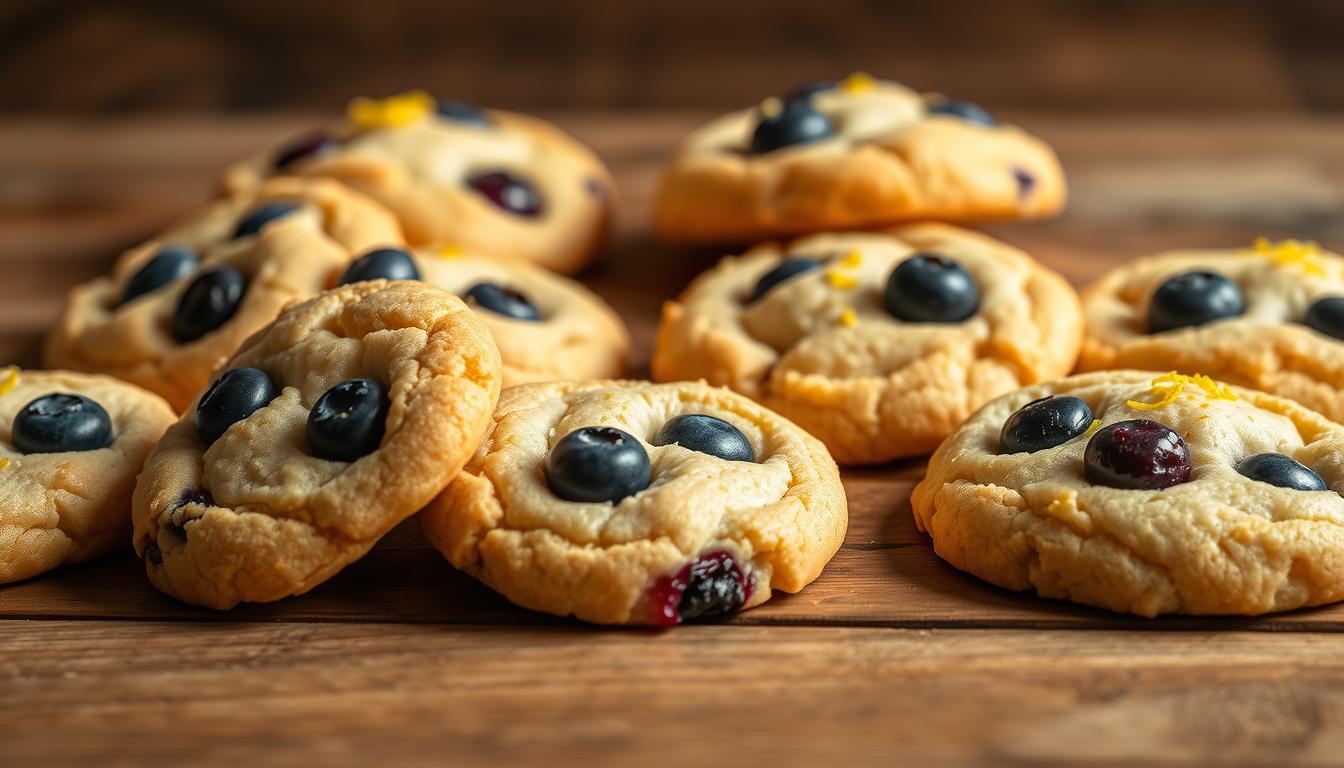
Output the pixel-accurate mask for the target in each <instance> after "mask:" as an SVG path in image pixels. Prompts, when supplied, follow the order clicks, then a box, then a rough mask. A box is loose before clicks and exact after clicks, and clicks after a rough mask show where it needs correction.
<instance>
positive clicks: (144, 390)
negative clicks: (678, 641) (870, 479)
mask: <svg viewBox="0 0 1344 768" xmlns="http://www.w3.org/2000/svg"><path fill="white" fill-rule="evenodd" d="M222 188H223V190H224V194H223V196H222V197H221V198H220V199H219V200H218V201H217V202H215V203H213V204H211V205H209V206H208V207H206V208H205V209H204V210H201V211H199V212H198V213H197V214H195V215H193V216H192V217H190V218H189V219H188V220H187V221H184V222H182V223H181V224H179V225H177V226H175V227H172V228H170V229H168V230H167V231H166V232H164V233H162V234H161V235H159V236H157V237H155V238H153V239H152V240H150V241H149V242H147V243H145V244H144V245H141V246H138V247H136V248H133V249H131V250H129V251H127V252H126V253H125V254H123V255H122V256H121V257H120V258H119V259H118V260H117V261H116V263H115V265H114V266H113V269H112V272H111V273H110V274H109V275H108V276H106V277H103V278H99V279H97V280H94V281H92V282H90V283H88V284H86V285H82V286H79V287H76V288H75V289H74V290H73V291H72V292H71V294H70V300H69V304H68V306H67V308H66V310H65V312H64V313H63V315H62V317H61V318H60V320H59V321H58V323H57V324H56V326H55V327H54V328H53V329H52V330H51V332H50V334H49V336H48V339H47V343H46V347H45V358H46V360H45V362H46V365H47V366H48V367H49V368H51V369H57V370H52V371H50V372H39V371H23V372H20V371H18V370H17V369H8V370H6V371H4V372H3V374H2V375H0V430H3V429H9V433H8V435H7V436H3V437H5V439H4V440H3V441H2V442H0V472H2V473H3V474H0V484H2V485H3V486H4V487H5V488H6V489H7V491H8V496H7V498H8V499H10V501H8V502H6V504H5V505H4V506H3V507H0V582H5V581H14V580H17V579H23V578H27V577H30V576H33V575H35V574H38V573H41V572H43V571H46V570H49V569H51V568H54V567H57V566H58V565H61V564H63V563H73V562H77V561H80V560H83V559H86V558H89V557H92V556H95V555H97V554H100V553H102V552H106V551H108V550H110V549H113V548H115V547H117V546H124V545H125V544H127V543H129V544H131V545H133V546H134V548H135V551H136V553H137V554H138V555H140V557H141V558H143V560H144V564H145V569H146V572H147V574H148V576H149V579H150V581H151V582H153V584H154V585H155V586H157V587H158V588H159V589H161V590H163V591H164V592H166V593H168V594H171V595H173V596H175V597H177V598H179V599H181V600H184V601H187V602H190V603H194V604H198V605H204V606H210V607H213V608H218V609H227V608H230V607H232V606H234V605H236V604H237V603H239V602H245V601H271V600H278V599H281V598H285V597H289V596H293V595H299V594H302V593H304V592H306V591H307V590H309V589H312V588H313V587H315V586H317V585H319V584H321V583H323V582H324V581H326V580H327V579H329V578H330V577H331V576H333V575H334V574H335V573H337V572H338V571H339V570H340V569H342V568H343V567H345V566H346V565H348V564H350V563H352V562H354V561H355V560H356V559H358V558H360V557H361V556H363V555H364V554H365V553H366V552H368V551H369V549H370V548H371V547H372V546H373V545H374V544H375V543H377V541H378V540H379V539H380V538H381V537H382V536H383V535H385V534H386V533H387V532H388V531H390V530H391V529H392V528H393V527H395V526H396V525H398V524H399V523H401V522H402V521H404V520H406V519H407V518H409V517H411V516H413V515H417V514H418V515H419V520H420V526H421V529H422V530H423V532H424V534H425V536H426V537H427V538H428V540H429V541H430V542H431V543H432V544H433V545H434V546H435V547H437V548H438V549H439V550H440V551H441V552H442V553H443V554H444V556H445V557H446V558H447V559H448V560H449V561H450V562H451V563H452V564H453V565H454V566H455V567H457V568H459V569H461V570H462V571H464V572H466V573H468V574H470V575H472V576H474V577H475V578H478V579H480V580H481V581H482V582H484V583H485V584H487V585H489V586H490V587H492V588H493V589H495V590H497V591H498V592H500V593H501V594H503V595H504V596H506V597H507V598H508V599H509V600H511V601H513V602H514V603H517V604H518V605H521V606H524V607H527V608H531V609H534V610H538V611H546V612H550V613H554V614H558V615H572V616H575V617H578V618H580V619H583V620H586V621H591V622H598V623H612V624H623V623H624V624H651V625H660V626H672V625H676V624H679V623H681V622H683V621H690V620H696V619H702V618H708V617H713V616H717V615H722V614H727V613H732V612H735V611H738V610H742V609H745V608H749V607H752V606H755V605H759V604H760V603H762V602H764V601H766V600H767V599H769V598H770V596H771V594H772V593H773V591H774V590H775V589H780V590H784V591H786V592H797V591H799V590H801V589H802V588H803V587H805V586H806V585H807V584H809V583H810V582H812V581H813V580H815V579H816V578H817V577H818V576H819V575H820V573H821V571H822V569H823V568H824V567H825V565H826V564H827V562H829V560H830V559H831V558H832V557H833V556H834V554H835V553H836V551H837V550H838V548H839V546H840V544H841V542H842V541H843V539H844V536H845V532H846V527H847V520H848V512H847V503H846V499H845V494H844V489H843V486H842V485H841V482H840V473H839V470H838V468H837V461H838V462H839V463H840V464H844V465H860V464H877V463H883V462H888V461H891V460H895V459H901V458H907V457H924V456H928V455H930V454H933V457H932V459H931V460H930V465H929V471H928V475H927V477H926V478H925V479H924V481H923V482H922V483H921V484H920V485H919V486H918V488H917V489H916V490H915V493H914V497H913V508H914V513H915V517H916V522H917V524H918V525H919V526H920V528H921V529H923V530H925V531H927V532H928V533H929V534H930V536H931V537H932V539H933V545H934V548H935V550H936V551H937V552H938V554H939V555H941V556H942V557H943V558H944V559H946V560H948V561H949V562H951V563H952V564H953V565H955V566H957V567H959V568H962V569H964V570H967V571H970V572H972V573H974V574H976V575H978V576H980V577H981V578H984V579H985V580H987V581H990V582H993V583H995V584H999V585H1001V586H1005V587H1009V588H1013V589H1033V590H1035V591H1037V592H1039V593H1040V594H1042V595H1047V596H1051V597H1061V598H1066V599H1072V600H1076V601H1079V602H1084V603H1089V604H1093V605H1100V606H1104V607H1107V608H1111V609H1114V610H1118V611H1129V612H1133V613H1138V614H1142V615H1148V616H1151V615H1156V614H1159V613H1164V612H1187V613H1236V614H1253V613H1261V612H1266V611H1273V610H1284V609H1288V608H1293V607H1297V606H1302V605H1312V604H1318V603H1323V602H1328V601H1333V600H1339V599H1341V598H1344V578H1341V576H1344V535H1341V534H1340V533H1339V532H1338V531H1341V530H1344V528H1341V527H1340V525H1341V523H1344V498H1341V497H1340V495H1339V493H1338V492H1339V491H1344V427H1340V426H1338V425H1337V424H1336V423H1335V422H1334V421H1333V420H1336V419H1344V398H1341V395H1340V391H1339V389H1338V386H1337V384H1338V383H1339V382H1341V381H1344V345H1341V343H1340V339H1341V338H1344V260H1341V259H1340V258H1339V257H1337V256H1334V255H1333V254H1328V253H1325V252H1323V251H1321V250H1320V249H1319V248H1318V247H1316V246H1314V245H1312V244H1308V243H1298V242H1291V241H1290V242H1286V243H1277V244H1275V243H1269V242H1260V243H1257V244H1256V245H1255V246H1254V247H1252V248H1249V249H1244V250H1237V251H1228V252H1225V253H1220V252H1204V253H1172V254H1164V255H1161V256H1157V257H1153V258H1151V259H1147V260H1142V261H1136V262H1133V263H1132V264H1130V265H1127V266H1126V267H1124V268H1123V269H1121V270H1118V271H1117V272H1115V273H1114V274H1112V275H1109V276H1107V277H1105V278H1103V279H1102V280H1101V281H1100V282H1099V283H1098V284H1097V285H1096V286H1094V287H1093V288H1091V289H1090V290H1089V291H1087V292H1086V293H1085V295H1084V298H1083V299H1082V300H1080V299H1079V296H1078V294H1077V293H1076V292H1075V290H1074V289H1073V288H1072V287H1071V286H1070V285H1069V284H1068V282H1067V281H1065V280H1064V279H1063V278H1061V277H1060V276H1059V275H1058V274H1056V273H1054V272H1053V271H1051V270H1049V269H1047V268H1046V267H1044V266H1042V265H1041V264H1039V263H1037V262H1036V261H1035V260H1033V259H1032V258H1031V257H1030V256H1029V255H1028V254H1026V253H1023V252H1022V251H1020V250H1018V249H1016V248H1014V247H1012V246H1010V245H1008V244H1005V243H1002V242H999V241H997V240H994V239H992V238H990V237H988V236H986V235H983V234H980V233H977V232H974V231H971V230H968V229H962V228H959V227H958V226H955V225H956V224H960V225H964V224H967V223H973V222H978V221H987V220H994V219H1032V218H1040V217H1045V216H1050V215H1053V214H1055V213H1057V212H1058V211H1059V210H1060V209H1061V208H1062V207H1063V204H1064V198H1065V182H1064V176H1063V172H1062V170H1061V168H1060V164H1059V162H1058V160H1057V158H1056V157H1055V155H1054V153H1053V152H1052V151H1051V150H1050V148H1049V147H1048V146H1047V145H1046V144H1044V143H1043V142H1041V141H1040V140H1039V139H1036V138H1034V137H1033V136H1031V135H1030V134H1027V133H1025V132H1024V131H1022V130H1021V129H1018V128H1016V127H1014V126H1011V125H1005V124H1001V123H999V122H998V121H997V120H995V118H994V117H993V116H992V115H990V114H989V113H988V112H986V111H985V110H984V109H982V108H980V107H978V106H976V105H974V104H971V103H968V102H965V101H960V100H956V99H951V98H948V97H945V96H942V95H940V94H921V93H918V92H915V91H912V90H910V89H908V88H906V87H904V86H902V85H899V84H897V83H893V82H887V81H881V80H877V79H874V78H872V77H869V76H867V75H862V74H859V75H852V76H850V77H848V78H845V79H843V80H840V81H834V82H819V83H812V84H809V85H806V86H804V87H801V88H798V89H796V90H795V91H794V92H792V93H790V94H788V95H786V96H782V97H772V98H769V99H766V100H765V101H763V102H762V103H761V104H759V105H758V106H756V107H753V108H751V109H747V110H744V111H741V112H737V113H734V114H730V115H727V116H724V117H722V118H720V119H718V120H715V121H713V122H712V123H710V124H709V125H707V126H705V127H703V128H701V129H700V130H698V131H695V132H694V133H692V134H691V135H690V136H688V137H687V138H686V140H685V142H684V144H683V146H682V147H681V149H680V150H679V151H678V152H677V153H676V155H675V156H674V157H673V158H672V159H671V161H670V164H669V165H668V167H667V169H666V171H665V173H664V175H663V180H662V184H661V188H660V190H659V194H658V199H657V203H656V216H655V218H656V223H657V229H658V232H659V234H660V235H661V236H662V237H663V238H664V239H665V240H667V241H669V242H673V243H697V244H707V243H712V244H722V245H728V244H747V245H750V244H752V243H754V245H750V247H749V248H747V249H745V250H744V251H743V252H742V253H741V255H736V256H728V257H726V258H724V259H723V260H722V261H721V262H719V263H718V264H717V265H716V266H714V267H713V268H711V269H710V270H709V271H707V272H705V273H704V274H702V275H700V276H699V277H698V278H696V279H695V280H694V282H692V284H691V285H690V286H689V287H688V288H686V289H685V291H684V292H683V293H682V294H681V295H680V296H679V297H677V298H676V299H675V300H670V301H668V302H667V303H666V304H665V305H664V307H663V310H662V319H661V324H660V326H659V328H658V332H657V340H656V345H655V349H654V350H653V354H652V364H651V373H652V378H653V379H654V382H658V383H654V382H649V381H636V380H624V379H621V378H620V377H622V376H624V375H625V374H626V370H625V368H626V360H627V358H628V355H629V347H630V340H629V335H628V332H627V330H626V327H625V324H624V322H623V321H622V319H621V318H620V317H619V316H618V315H617V314H616V313H615V312H614V311H613V310H612V309H611V308H610V307H609V306H608V305H607V304H605V303H604V302H603V301H602V299H600V298H599V297H598V296H596V295H595V294H593V293H591V292H590V291H589V290H588V289H586V288H584V287H583V286H582V285H581V284H580V283H578V282H576V281H575V280H573V279H572V278H570V277H566V276H564V275H565V274H572V273H575V272H577V271H579V270H582V269H583V268H584V267H585V266H586V265H588V264H589V263H590V262H591V261H592V260H593V259H594V258H595V257H596V256H597V255H598V253H599V252H600V249H601V247H602V245H603V242H604V238H605V235H606V232H607V230H608V228H609V225H610V222H611V217H612V202H613V198H614V187H613V183H612V180H611V176H610V174H609V173H608V171H607V170H606V168H605V167H604V166H603V165H602V163H601V162H600V161H599V160H598V159H597V157H596V156H595V155H594V154H593V153H592V152H591V151H589V150H588V149H587V148H585V147H584V146H582V145H581V144H579V143H578V142H576V141H575V140H574V139H572V138H570V137H569V136H568V135H566V134H564V133H563V132H561V131H560V130H558V129H557V128H555V127H553V126H551V125H549V124H547V123H545V122H542V121H540V120H537V119H535V118H530V117H526V116H523V115H517V114H512V113H508V112H502V111H497V110H486V109H479V108H476V107H473V106H471V105H467V104H462V103H458V102H449V101H440V100H437V99H435V98H433V97H431V96H430V95H428V94H426V93H423V92H413V93H409V94H404V95H401V96H395V97H392V98H388V99H382V100H371V99H357V100H355V101H354V102H352V103H351V105H350V107H349V109H348V112H347V114H346V116H345V117H344V119H342V120H340V121H337V122H335V123H333V124H331V125H329V126H325V127H322V128H321V129H319V130H316V131H314V132H312V133H309V134H307V135H304V136H302V137H300V138H298V139H296V140H293V141H290V142H286V143H283V144H281V145H279V146H277V147H276V148H274V149H273V150H271V151H268V152H264V153H262V154H260V155H258V156H257V157H254V158H252V159H249V160H245V161H243V162H241V163H238V164H237V165H235V166H234V167H232V168H230V169H228V171H227V172H226V174H225V179H224V183H223V185H222ZM1075 369H1078V370H1084V371H1096V372H1094V373H1087V374H1085V375H1080V376H1076V377H1074V378H1065V377H1067V376H1068V375H1069V374H1070V373H1071V372H1072V371H1074V370H1075ZM1124 369H1141V370H1146V371H1148V372H1136V371H1133V370H1124ZM75 372H78V373H75ZM1224 382H1229V383H1230V384H1231V385H1233V386H1229V384H1228V383H1224ZM892 513H893V514H899V512H898V511H897V510H892Z"/></svg>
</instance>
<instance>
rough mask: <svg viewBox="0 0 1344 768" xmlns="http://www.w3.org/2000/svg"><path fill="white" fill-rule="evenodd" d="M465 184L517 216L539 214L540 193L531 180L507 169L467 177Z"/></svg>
mask: <svg viewBox="0 0 1344 768" xmlns="http://www.w3.org/2000/svg"><path fill="white" fill-rule="evenodd" d="M467 186H469V187H471V188H472V189H474V190H476V191H477V192H479V193H480V194H481V195H483V196H484V197H485V199H487V200H489V201H490V202H492V203H494V204H495V205H497V206H499V207H500V208H503V209H504V210H506V211H508V212H509V213H512V214H516V215H518V216H528V217H533V216H540V215H541V213H542V208H543V205H542V201H541V194H540V193H539V192H537V189H536V187H534V186H532V182H530V181H528V180H527V179H524V178H522V177H521V176H515V175H513V174H511V173H509V172H508V171H490V172H489V173H481V174H477V175H475V176H472V177H471V178H469V179H467Z"/></svg>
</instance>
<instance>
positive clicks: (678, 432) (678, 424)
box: [653, 413, 756, 461]
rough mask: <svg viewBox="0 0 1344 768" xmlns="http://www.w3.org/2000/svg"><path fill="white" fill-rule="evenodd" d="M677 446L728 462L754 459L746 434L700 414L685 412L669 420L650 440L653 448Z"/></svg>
mask: <svg viewBox="0 0 1344 768" xmlns="http://www.w3.org/2000/svg"><path fill="white" fill-rule="evenodd" d="M673 443H676V444H677V445H680V446H681V447H682V448H687V449H690V450H692V451H699V452H700V453H707V454H709V455H710V456H717V457H719V458H720V459H725V460H727V461H753V460H754V459H755V458H756V455H755V453H754V452H753V451H752V450H751V443H749V442H747V437H746V435H744V434H742V432H741V430H739V429H738V428H737V427H734V426H733V425H732V424H729V423H728V422H726V421H724V420H723V419H718V418H715V417H713V416H707V415H705V414H703V413H687V414H683V415H681V416H676V417H674V418H671V419H668V420H667V422H665V423H664V424H663V426H662V428H661V429H659V430H658V434H657V435H655V436H654V438H653V444H654V445H672V444H673Z"/></svg>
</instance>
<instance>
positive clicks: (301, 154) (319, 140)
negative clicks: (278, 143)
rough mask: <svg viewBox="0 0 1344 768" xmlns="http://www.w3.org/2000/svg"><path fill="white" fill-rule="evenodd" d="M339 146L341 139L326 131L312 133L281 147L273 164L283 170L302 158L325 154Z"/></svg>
mask: <svg viewBox="0 0 1344 768" xmlns="http://www.w3.org/2000/svg"><path fill="white" fill-rule="evenodd" d="M339 146H340V142H339V141H337V140H336V139H334V138H332V137H331V136H328V135H327V134H325V133H321V132H318V133H312V134H309V135H307V136H304V137H301V138H298V139H295V140H294V141H292V142H290V143H288V144H286V145H284V146H283V147H281V148H280V149H279V150H278V151H277V152H276V153H275V159H274V160H273V161H272V163H271V164H272V167H274V168H275V170H277V171H282V170H284V169H286V168H288V167H289V166H291V165H293V164H295V163H297V162H299V161H300V160H303V159H305V158H309V157H317V156H319V155H324V154H326V153H328V152H330V151H331V150H333V149H336V148H337V147H339Z"/></svg>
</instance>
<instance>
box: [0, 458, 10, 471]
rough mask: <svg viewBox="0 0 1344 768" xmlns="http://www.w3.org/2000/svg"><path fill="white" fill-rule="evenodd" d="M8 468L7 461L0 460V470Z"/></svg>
mask: <svg viewBox="0 0 1344 768" xmlns="http://www.w3.org/2000/svg"><path fill="white" fill-rule="evenodd" d="M8 468H9V459H0V469H8Z"/></svg>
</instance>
